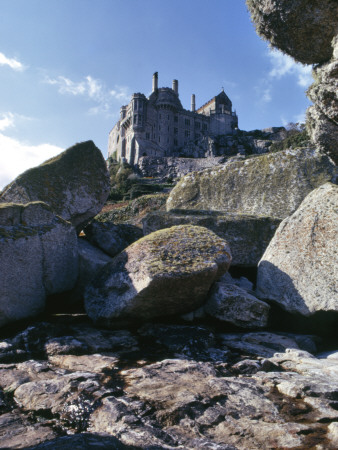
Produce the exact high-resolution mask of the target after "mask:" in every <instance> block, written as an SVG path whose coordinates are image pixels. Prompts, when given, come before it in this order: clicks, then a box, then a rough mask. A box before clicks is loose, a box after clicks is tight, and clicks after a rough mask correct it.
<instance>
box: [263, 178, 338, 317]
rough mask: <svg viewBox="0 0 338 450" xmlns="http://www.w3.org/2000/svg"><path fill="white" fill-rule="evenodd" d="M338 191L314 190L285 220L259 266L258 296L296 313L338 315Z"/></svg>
mask: <svg viewBox="0 0 338 450" xmlns="http://www.w3.org/2000/svg"><path fill="white" fill-rule="evenodd" d="M337 208H338V186H336V185H333V184H331V183H326V184H324V185H323V186H320V187H319V188H318V189H315V190H314V191H312V192H311V193H310V194H309V195H308V196H307V197H306V198H305V199H304V201H303V202H302V204H301V205H300V207H299V208H298V209H297V211H296V212H295V213H294V214H293V215H292V216H290V217H288V218H287V219H285V220H284V221H283V222H282V223H281V224H280V226H279V228H278V229H277V231H276V234H275V236H274V238H273V239H272V241H271V242H270V245H269V246H268V248H267V250H266V252H265V253H264V255H263V257H262V259H261V261H260V263H259V266H258V277H257V278H258V279H257V295H258V296H259V297H260V298H262V299H270V300H273V301H274V302H276V303H278V304H279V305H281V306H282V307H283V308H284V309H285V310H287V311H289V312H292V313H300V314H302V315H304V316H309V315H311V314H313V313H315V312H317V311H338V295H337V294H338V277H337V267H338V257H337V246H338V220H337V218H338V217H337Z"/></svg>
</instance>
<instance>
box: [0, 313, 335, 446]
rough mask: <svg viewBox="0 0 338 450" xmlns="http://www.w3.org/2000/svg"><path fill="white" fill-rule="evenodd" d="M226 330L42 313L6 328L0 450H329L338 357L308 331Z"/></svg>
mask: <svg viewBox="0 0 338 450" xmlns="http://www.w3.org/2000/svg"><path fill="white" fill-rule="evenodd" d="M224 328H225V326H224V325H222V327H221V329H220V326H216V325H215V324H214V325H210V324H209V325H208V324H206V323H204V324H203V323H201V324H199V325H182V324H180V323H170V324H164V323H162V324H161V323H148V324H144V325H142V327H141V328H137V327H134V328H132V329H123V330H122V329H120V330H106V329H100V328H95V327H94V326H92V325H90V324H89V322H88V319H87V318H85V316H71V317H68V319H67V320H65V317H57V316H50V318H49V321H45V322H37V323H34V324H31V325H30V326H29V327H28V328H26V329H23V330H22V329H21V330H20V329H18V330H17V331H16V332H14V331H13V330H10V329H8V330H7V331H6V330H5V329H4V330H3V331H2V341H1V342H0V356H1V361H2V363H1V364H0V446H1V447H2V448H13V449H14V448H26V449H27V448H29V449H59V448H60V449H61V448H62V449H77V448H79V449H80V448H81V449H91V448H93V449H94V448H112V449H176V448H181V449H196V448H205V449H216V450H218V449H219V450H221V449H222V450H231V449H249V448H250V449H270V448H276V449H281V448H295V449H300V448H303V449H305V448H325V449H334V448H336V444H337V425H338V365H337V360H338V357H337V351H334V350H332V349H331V350H330V349H327V348H326V347H325V342H324V341H323V340H322V339H320V338H318V337H316V336H312V335H299V334H293V333H282V332H274V333H272V332H268V331H251V332H249V333H245V332H241V333H237V332H231V333H230V332H227V331H226V328H225V329H224ZM47 330H48V333H47ZM331 344H332V341H331ZM308 350H311V352H312V353H310V352H309V351H308ZM316 446H317V447H316Z"/></svg>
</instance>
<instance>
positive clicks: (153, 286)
mask: <svg viewBox="0 0 338 450" xmlns="http://www.w3.org/2000/svg"><path fill="white" fill-rule="evenodd" d="M230 262H231V255H230V249H229V246H228V244H227V242H226V241H224V240H223V239H220V238H219V237H218V236H216V235H215V234H214V233H212V232H211V231H209V230H207V229H206V228H202V227H194V226H190V225H181V226H176V227H172V228H169V229H165V230H160V231H156V232H155V233H151V234H150V235H148V236H145V237H144V238H142V239H140V240H139V241H137V242H135V243H134V244H132V245H130V246H129V247H127V248H126V249H125V250H124V251H123V252H122V253H120V254H119V255H118V256H116V257H115V258H114V259H113V261H112V262H111V263H108V264H107V265H106V266H105V267H104V268H103V269H102V271H101V272H100V273H99V275H98V276H97V277H96V278H95V279H94V280H93V282H92V283H91V285H90V286H89V287H88V288H87V290H86V292H85V308H86V310H87V313H88V315H89V317H91V318H92V319H93V320H94V321H95V322H96V323H103V324H105V325H110V324H111V323H112V322H113V321H114V320H115V321H116V319H117V320H118V321H122V320H126V321H128V320H131V321H132V320H135V321H139V320H146V319H151V318H153V317H158V316H166V315H172V314H181V313H185V312H188V311H192V310H194V309H196V308H198V307H199V306H200V305H201V304H202V303H203V301H204V300H205V298H206V296H207V293H208V290H209V288H210V286H211V284H212V283H213V281H214V280H215V279H217V278H219V277H220V276H221V275H222V274H223V273H225V272H226V271H227V270H228V267H229V265H230Z"/></svg>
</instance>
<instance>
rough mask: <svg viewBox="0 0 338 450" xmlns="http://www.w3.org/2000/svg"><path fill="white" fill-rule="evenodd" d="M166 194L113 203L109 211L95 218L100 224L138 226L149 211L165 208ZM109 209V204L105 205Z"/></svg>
mask: <svg viewBox="0 0 338 450" xmlns="http://www.w3.org/2000/svg"><path fill="white" fill-rule="evenodd" d="M167 198H168V194H154V195H143V196H142V197H139V198H137V199H135V200H130V201H128V202H127V204H126V202H121V203H115V204H113V205H111V208H112V209H111V210H109V211H106V212H103V213H101V214H99V215H97V216H96V220H99V221H100V222H113V223H129V224H133V225H139V224H140V223H141V220H142V218H143V217H144V216H145V215H146V214H147V213H148V212H151V211H157V210H161V209H164V208H165V204H166V201H167ZM106 207H109V204H107V205H106Z"/></svg>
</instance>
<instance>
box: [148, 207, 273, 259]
mask: <svg viewBox="0 0 338 450" xmlns="http://www.w3.org/2000/svg"><path fill="white" fill-rule="evenodd" d="M280 222H281V219H278V218H274V217H264V216H254V215H251V216H250V215H246V214H231V213H228V214H224V213H217V212H211V211H188V210H172V211H170V212H164V211H155V212H153V213H149V214H147V216H146V217H145V218H144V219H143V221H142V223H143V232H144V234H145V235H147V234H149V233H152V232H153V231H157V230H161V229H163V228H169V227H172V226H174V225H183V224H190V225H197V226H200V227H205V228H208V229H209V230H210V231H212V232H214V233H215V234H217V236H219V237H220V238H222V239H225V240H226V241H227V242H228V243H229V245H230V248H231V253H232V255H233V257H232V262H231V264H232V266H245V267H248V266H257V264H258V262H259V260H260V259H261V257H262V256H263V253H264V252H265V250H266V248H267V246H268V245H269V242H270V241H271V239H272V238H273V235H274V234H275V231H276V229H277V227H278V225H279V224H280Z"/></svg>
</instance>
